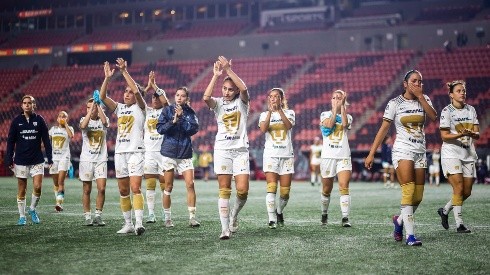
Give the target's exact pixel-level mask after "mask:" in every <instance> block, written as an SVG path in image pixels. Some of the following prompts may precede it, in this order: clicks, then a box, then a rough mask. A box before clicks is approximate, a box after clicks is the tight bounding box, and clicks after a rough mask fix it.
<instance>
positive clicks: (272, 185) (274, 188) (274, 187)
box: [267, 182, 277, 194]
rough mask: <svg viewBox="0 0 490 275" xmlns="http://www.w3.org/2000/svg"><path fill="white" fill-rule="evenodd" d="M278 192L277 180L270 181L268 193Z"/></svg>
mask: <svg viewBox="0 0 490 275" xmlns="http://www.w3.org/2000/svg"><path fill="white" fill-rule="evenodd" d="M276 192H277V182H268V183H267V193H274V194H275V193H276Z"/></svg>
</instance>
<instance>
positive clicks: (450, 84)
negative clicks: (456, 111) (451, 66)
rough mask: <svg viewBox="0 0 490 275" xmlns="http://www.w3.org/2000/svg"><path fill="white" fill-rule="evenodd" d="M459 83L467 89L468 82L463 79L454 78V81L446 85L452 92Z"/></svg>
mask: <svg viewBox="0 0 490 275" xmlns="http://www.w3.org/2000/svg"><path fill="white" fill-rule="evenodd" d="M459 84H461V85H463V88H464V89H465V90H466V82H464V81H463V80H454V81H451V82H448V83H446V86H447V88H448V89H449V91H448V93H449V94H450V93H452V92H453V89H454V87H456V85H459Z"/></svg>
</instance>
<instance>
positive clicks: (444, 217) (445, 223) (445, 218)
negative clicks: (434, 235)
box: [437, 208, 449, 229]
mask: <svg viewBox="0 0 490 275" xmlns="http://www.w3.org/2000/svg"><path fill="white" fill-rule="evenodd" d="M437 214H439V216H441V225H442V227H444V229H449V221H448V218H449V217H448V215H446V214H444V209H442V208H439V209H437Z"/></svg>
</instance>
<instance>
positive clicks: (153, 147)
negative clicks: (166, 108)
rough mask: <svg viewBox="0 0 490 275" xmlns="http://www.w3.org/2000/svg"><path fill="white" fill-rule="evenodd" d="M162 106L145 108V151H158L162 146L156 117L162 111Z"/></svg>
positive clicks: (161, 136)
mask: <svg viewBox="0 0 490 275" xmlns="http://www.w3.org/2000/svg"><path fill="white" fill-rule="evenodd" d="M162 110H163V108H160V109H154V108H151V107H147V108H146V120H145V150H146V152H160V149H161V147H162V141H163V135H160V134H159V133H158V131H157V122H158V117H160V114H161V113H162Z"/></svg>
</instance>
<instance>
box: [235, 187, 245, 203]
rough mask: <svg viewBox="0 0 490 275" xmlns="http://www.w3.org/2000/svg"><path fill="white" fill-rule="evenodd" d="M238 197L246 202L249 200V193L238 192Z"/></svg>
mask: <svg viewBox="0 0 490 275" xmlns="http://www.w3.org/2000/svg"><path fill="white" fill-rule="evenodd" d="M236 196H237V198H239V199H241V200H244V201H246V200H247V198H248V191H242V190H237V191H236Z"/></svg>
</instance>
